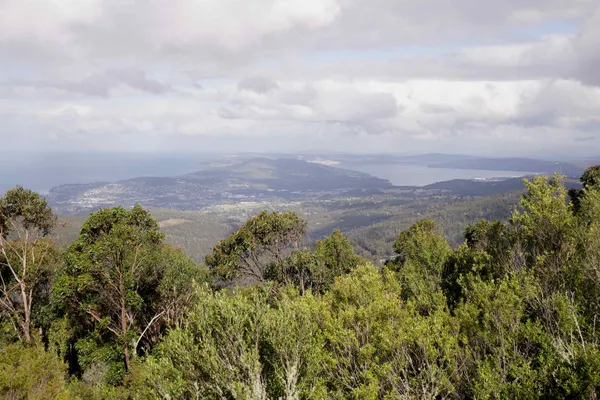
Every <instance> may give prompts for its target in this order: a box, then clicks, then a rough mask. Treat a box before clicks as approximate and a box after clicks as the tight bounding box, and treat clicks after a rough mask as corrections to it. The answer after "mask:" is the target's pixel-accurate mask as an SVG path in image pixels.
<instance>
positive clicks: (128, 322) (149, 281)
mask: <svg viewBox="0 0 600 400" xmlns="http://www.w3.org/2000/svg"><path fill="white" fill-rule="evenodd" d="M198 272H199V269H198V268H197V267H196V266H195V265H194V263H193V262H191V261H190V260H189V259H188V258H187V257H185V256H184V255H183V254H181V253H180V252H178V251H175V250H172V249H169V248H168V247H166V246H165V245H164V244H163V234H162V233H161V232H160V230H159V226H158V224H157V222H156V220H155V219H154V218H153V217H152V216H151V215H150V214H149V213H148V212H147V211H146V210H144V209H143V208H142V207H140V206H135V207H133V209H132V210H131V211H127V210H125V209H124V208H122V207H116V208H112V209H104V210H101V211H98V212H95V213H93V214H92V215H91V216H90V217H89V218H88V220H87V221H86V222H85V224H84V225H83V227H82V228H81V232H80V234H79V238H78V240H77V241H76V242H75V243H73V244H72V245H71V246H70V248H69V250H68V252H67V255H66V265H65V268H64V269H63V271H61V274H60V276H59V277H58V278H57V280H56V283H55V285H54V287H53V295H54V300H55V302H56V304H57V305H58V306H59V307H60V308H61V309H62V310H63V311H64V312H65V313H66V315H67V316H68V318H69V319H70V320H71V321H72V326H73V327H74V330H75V331H76V332H74V335H75V336H76V337H79V341H78V343H77V348H78V352H79V354H78V355H79V359H80V362H83V363H84V364H90V363H93V362H94V361H95V360H98V359H102V358H103V357H104V360H105V361H111V360H114V357H115V356H114V354H115V353H114V352H111V350H110V349H111V348H113V349H114V348H119V347H120V348H121V355H122V361H124V364H125V369H126V370H129V369H130V367H131V357H132V355H135V354H137V353H138V351H139V347H140V344H141V343H143V341H144V340H145V339H146V341H147V343H148V346H151V345H152V344H153V343H155V342H156V341H157V340H158V333H159V332H160V329H159V327H160V325H161V323H162V322H163V321H165V320H166V319H167V318H172V319H173V318H175V319H177V318H180V317H181V315H182V313H183V310H182V309H181V308H182V307H184V306H185V304H186V303H188V302H189V301H190V300H191V297H190V295H193V293H194V281H195V280H196V279H199V274H198ZM111 354H112V355H111ZM88 366H89V365H88ZM117 375H118V374H117Z"/></svg>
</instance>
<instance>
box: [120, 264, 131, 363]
mask: <svg viewBox="0 0 600 400" xmlns="http://www.w3.org/2000/svg"><path fill="white" fill-rule="evenodd" d="M119 289H120V291H121V335H122V336H123V338H124V339H125V338H126V336H127V309H126V308H125V285H124V284H123V272H122V271H120V274H119ZM123 354H124V355H125V370H127V371H129V370H130V362H131V360H130V354H129V344H128V343H127V340H125V341H124V343H123Z"/></svg>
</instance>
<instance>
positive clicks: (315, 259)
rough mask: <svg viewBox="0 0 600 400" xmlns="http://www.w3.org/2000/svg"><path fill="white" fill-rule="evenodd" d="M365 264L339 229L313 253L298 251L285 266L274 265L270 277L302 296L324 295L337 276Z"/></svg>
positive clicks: (269, 273)
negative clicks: (293, 286)
mask: <svg viewBox="0 0 600 400" xmlns="http://www.w3.org/2000/svg"><path fill="white" fill-rule="evenodd" d="M362 261H363V260H362V258H361V257H359V256H357V255H356V254H355V253H354V248H353V247H352V244H351V243H350V241H349V240H348V238H347V237H345V236H344V235H343V234H342V232H341V231H340V230H339V229H335V230H334V231H333V232H332V233H331V235H330V236H327V237H326V238H324V239H322V240H317V242H316V243H315V247H314V251H313V252H311V251H310V250H308V249H304V250H296V251H293V252H292V253H291V255H290V256H289V257H288V258H286V259H285V260H284V262H283V263H281V264H277V263H272V264H270V266H269V268H268V269H267V271H266V276H267V278H268V279H269V280H273V281H275V282H278V283H281V284H284V285H289V284H293V285H295V286H296V287H297V288H298V289H299V290H300V293H301V294H304V293H305V292H306V290H309V289H310V290H312V292H313V293H322V292H324V291H325V290H327V289H328V288H329V286H331V284H332V283H333V280H334V279H335V278H336V277H337V276H340V275H343V274H347V273H349V272H350V271H352V270H353V269H354V268H355V267H356V266H357V265H358V264H359V263H361V262H362Z"/></svg>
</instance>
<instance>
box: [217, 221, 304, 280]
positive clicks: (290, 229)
mask: <svg viewBox="0 0 600 400" xmlns="http://www.w3.org/2000/svg"><path fill="white" fill-rule="evenodd" d="M305 235H306V221H304V220H302V219H301V218H300V216H299V215H298V214H296V213H294V212H291V211H285V212H267V211H263V212H261V213H259V214H257V215H255V216H254V217H252V218H250V219H248V220H247V221H246V223H245V224H244V225H243V226H242V227H241V228H240V229H239V230H238V231H237V232H234V233H233V234H232V235H231V236H229V237H228V238H226V239H223V240H222V241H221V242H219V244H217V245H216V246H215V248H214V249H213V252H212V253H211V254H209V255H208V256H206V265H208V267H209V268H210V270H211V272H212V273H213V274H214V275H215V276H216V277H217V278H218V279H221V280H224V281H231V280H233V279H240V278H246V279H251V280H253V281H256V282H265V281H266V280H267V279H268V272H269V269H270V268H284V260H285V259H286V258H287V256H289V254H290V252H291V250H292V249H293V248H296V249H297V248H298V246H299V243H300V241H301V240H302V238H303V237H304V236H305Z"/></svg>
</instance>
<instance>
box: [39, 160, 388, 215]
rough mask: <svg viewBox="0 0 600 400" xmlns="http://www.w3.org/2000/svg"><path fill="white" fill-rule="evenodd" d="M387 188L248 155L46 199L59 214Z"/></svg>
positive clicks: (61, 189)
mask: <svg viewBox="0 0 600 400" xmlns="http://www.w3.org/2000/svg"><path fill="white" fill-rule="evenodd" d="M391 187H392V185H391V184H390V183H389V182H388V181H386V180H384V179H380V178H376V177H373V176H371V175H368V174H364V173H361V172H355V171H350V170H345V169H341V168H334V167H329V166H325V165H321V164H316V163H309V162H306V161H301V160H294V159H275V160H273V159H268V158H253V159H250V160H247V161H243V162H240V163H237V164H233V165H230V166H225V167H213V168H208V169H206V170H202V171H198V172H195V173H191V174H187V175H181V176H175V177H141V178H134V179H129V180H124V181H118V182H101V183H91V184H83V185H81V184H79V185H63V186H58V187H55V188H52V189H51V190H50V192H49V195H48V200H49V202H50V204H52V206H53V208H54V209H55V210H56V211H57V213H58V214H61V215H68V214H76V215H77V214H86V213H89V212H90V211H93V210H96V209H99V208H103V207H111V206H115V205H122V206H125V207H130V206H133V205H134V204H142V205H143V206H144V207H150V208H170V209H176V210H199V209H202V208H204V207H207V206H211V205H216V204H228V203H240V202H277V201H282V200H286V201H300V200H302V201H305V200H309V199H317V198H327V197H332V196H338V195H341V194H344V195H356V194H372V193H378V192H379V191H381V190H382V189H387V188H391Z"/></svg>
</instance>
